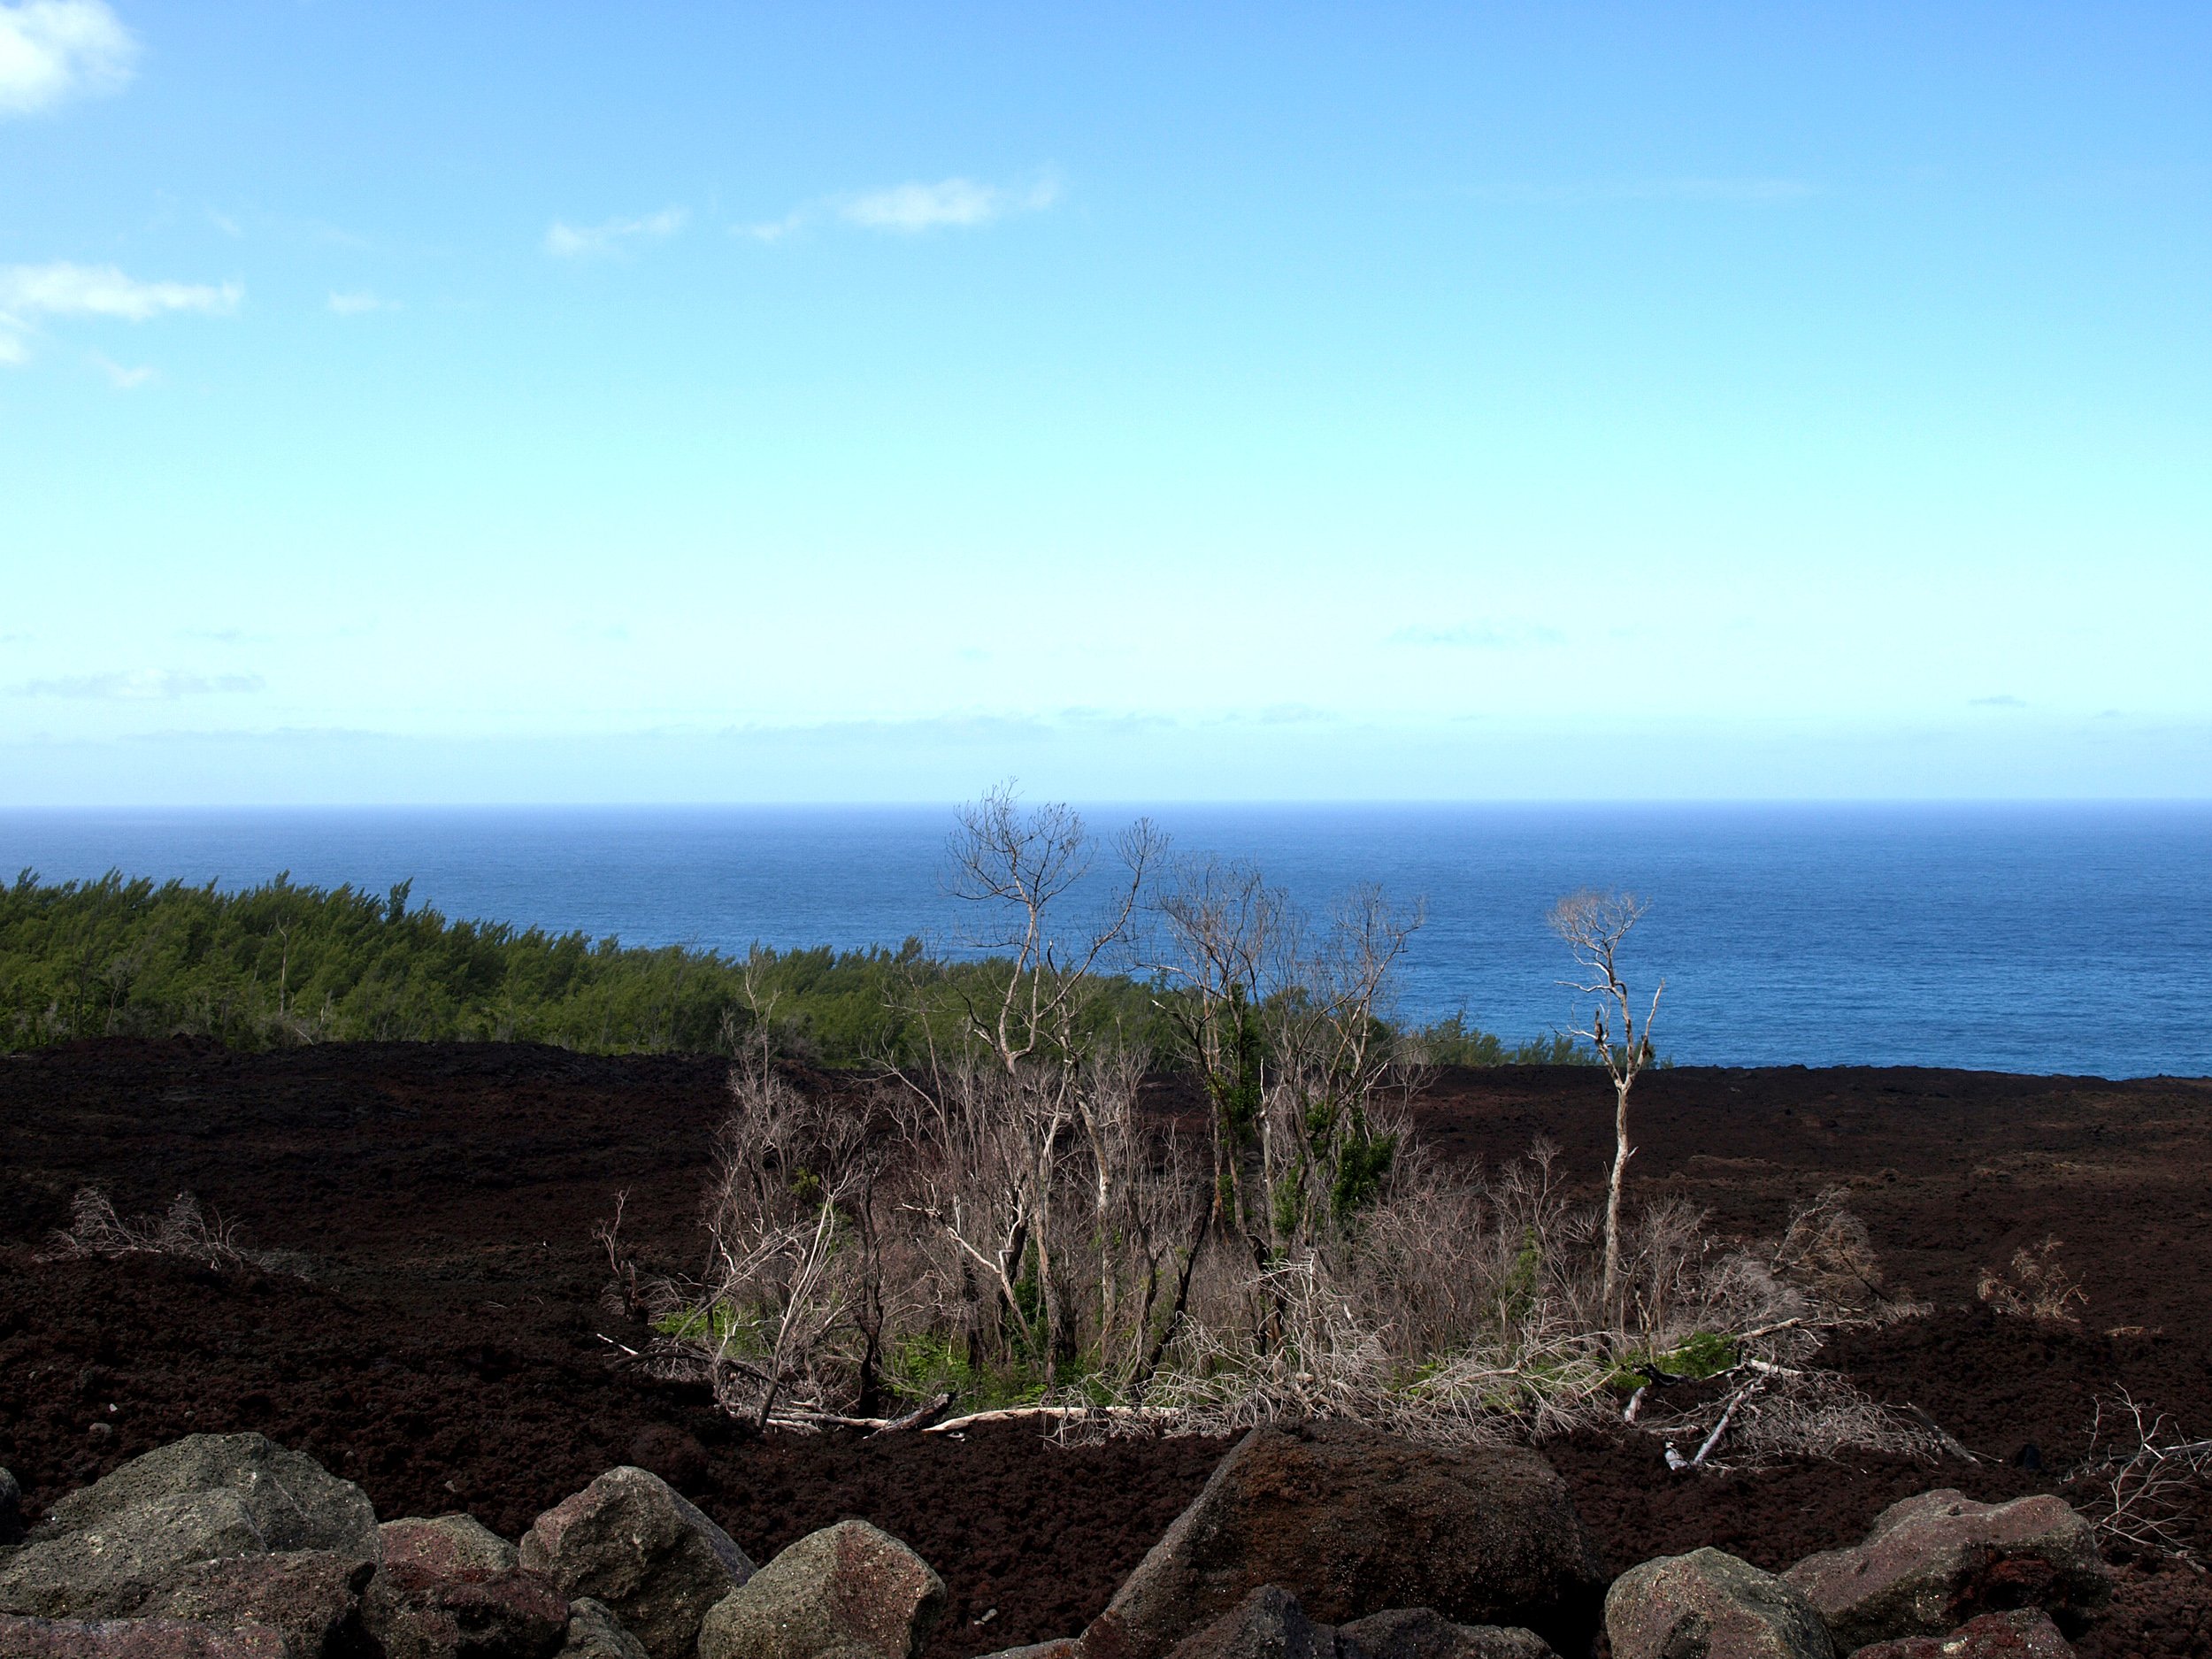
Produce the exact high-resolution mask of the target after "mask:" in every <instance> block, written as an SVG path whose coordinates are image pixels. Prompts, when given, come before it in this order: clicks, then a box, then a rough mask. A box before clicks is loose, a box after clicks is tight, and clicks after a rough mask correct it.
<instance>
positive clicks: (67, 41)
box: [0, 0, 138, 116]
mask: <svg viewBox="0 0 2212 1659" xmlns="http://www.w3.org/2000/svg"><path fill="white" fill-rule="evenodd" d="M137 55H138V42H137V41H135V40H134V39H133V38H132V36H131V32H130V31H129V30H128V29H127V28H125V27H123V25H122V23H121V22H120V21H119V19H117V17H116V15H115V13H114V12H111V11H109V10H108V8H107V6H106V5H105V4H104V0H25V3H24V4H19V5H0V116H4V115H35V114H36V113H38V112H39V111H42V110H47V109H51V108H52V107H53V106H54V105H56V104H60V103H62V102H64V101H65V100H66V99H68V98H70V97H72V96H75V95H76V94H78V93H89V92H113V91H115V90H116V89H117V88H119V87H121V86H122V85H123V83H124V82H125V81H128V80H129V79H130V78H131V62H132V59H134V58H136V57H137Z"/></svg>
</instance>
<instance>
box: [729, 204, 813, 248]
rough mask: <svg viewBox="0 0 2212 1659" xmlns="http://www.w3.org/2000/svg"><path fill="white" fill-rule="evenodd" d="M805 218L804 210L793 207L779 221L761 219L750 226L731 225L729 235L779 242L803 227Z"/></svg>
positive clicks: (759, 240) (806, 216)
mask: <svg viewBox="0 0 2212 1659" xmlns="http://www.w3.org/2000/svg"><path fill="white" fill-rule="evenodd" d="M807 218H808V214H807V211H806V209H804V208H803V207H795V208H793V209H792V210H791V211H789V212H788V213H786V214H785V215H784V216H783V217H782V218H781V219H762V220H760V221H758V222H757V223H756V224H751V225H733V226H731V227H730V234H731V235H733V236H749V237H751V238H752V239H753V240H754V241H755V242H781V241H782V240H783V239H784V238H785V237H786V236H788V235H789V234H791V233H792V232H793V231H795V230H797V229H798V228H799V227H802V226H803V225H804V224H805V223H806V222H807Z"/></svg>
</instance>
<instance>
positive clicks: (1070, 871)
mask: <svg viewBox="0 0 2212 1659" xmlns="http://www.w3.org/2000/svg"><path fill="white" fill-rule="evenodd" d="M1160 847H1161V841H1160V838H1159V836H1158V835H1157V833H1156V832H1155V831H1154V830H1153V829H1152V827H1151V826H1150V825H1148V824H1147V823H1144V822H1142V821H1140V822H1138V823H1137V824H1135V825H1133V826H1131V827H1130V828H1129V829H1128V830H1126V831H1125V832H1124V833H1122V834H1121V835H1120V836H1118V838H1116V840H1115V841H1114V842H1113V852H1114V854H1115V856H1116V857H1117V858H1118V862H1119V864H1120V865H1121V879H1118V880H1117V881H1116V883H1115V885H1114V887H1113V888H1112V889H1111V893H1110V897H1109V898H1108V900H1107V901H1106V902H1105V903H1104V904H1103V906H1102V907H1101V908H1100V909H1099V910H1097V911H1096V912H1094V915H1093V916H1092V917H1091V918H1090V922H1089V926H1087V927H1084V926H1078V927H1076V928H1075V929H1074V930H1072V931H1070V930H1068V928H1067V923H1066V920H1065V917H1066V912H1067V910H1068V909H1069V908H1070V907H1071V904H1072V903H1073V900H1072V898H1071V894H1072V893H1073V891H1074V889H1075V888H1076V887H1078V885H1079V883H1081V882H1082V881H1083V880H1084V879H1085V878H1086V877H1087V875H1088V874H1089V873H1090V871H1091V869H1092V866H1093V864H1094V863H1095V862H1096V859H1097V856H1098V853H1099V850H1100V849H1099V844H1098V843H1097V841H1094V839H1093V837H1092V836H1091V834H1090V833H1089V832H1088V830H1087V829H1086V827H1085V826H1084V823H1083V820H1082V818H1081V817H1080V815H1079V814H1078V813H1076V812H1074V811H1072V810H1070V809H1069V808H1067V807H1065V806H1064V805H1060V804H1058V803H1047V804H1044V805H1041V806H1037V807H1033V808H1028V809H1025V808H1023V807H1022V806H1021V804H1020V803H1019V802H1018V799H1017V797H1016V796H1015V795H1014V793H1013V791H1012V789H1011V788H1010V787H1007V786H1003V785H1002V786H1001V787H997V788H995V789H993V790H992V791H991V792H990V793H989V794H987V795H985V796H984V798H983V799H982V800H981V801H980V802H979V803H975V804H974V805H972V806H969V807H966V808H964V809H963V810H962V811H961V813H960V816H959V821H958V826H957V827H956V829H955V831H954V833H953V836H952V840H951V843H950V846H949V849H948V850H949V858H950V865H951V869H950V875H949V880H948V883H947V885H948V887H949V890H950V892H951V893H952V895H953V896H954V897H956V898H958V899H962V900H964V901H966V902H968V903H969V904H970V905H972V907H974V912H975V914H976V915H977V917H978V918H979V919H978V925H977V926H976V927H974V928H973V929H972V930H971V931H970V933H968V936H967V937H966V938H965V939H964V941H963V942H964V943H965V944H966V945H967V946H969V948H970V949H975V950H977V951H979V953H980V954H983V955H985V956H987V957H989V958H993V959H995V960H996V961H997V962H998V963H999V964H1001V965H1000V969H999V972H998V974H997V976H996V977H995V978H994V979H992V980H989V981H987V982H984V983H983V984H981V985H979V983H978V982H976V981H973V980H959V981H956V984H955V987H954V990H955V995H956V998H957V1000H958V1004H959V1006H958V1015H959V1019H960V1024H961V1033H960V1038H961V1040H960V1042H959V1044H958V1047H957V1049H956V1052H955V1053H954V1054H951V1055H942V1054H940V1053H939V1051H938V1050H937V1048H936V1047H935V1044H934V1039H933V1038H932V1046H931V1054H930V1061H929V1075H928V1077H927V1078H926V1079H910V1081H912V1082H913V1083H914V1086H915V1088H916V1092H917V1093H918V1094H922V1095H924V1096H926V1098H928V1099H930V1100H931V1101H933V1102H935V1108H936V1110H937V1112H938V1114H939V1121H940V1125H941V1134H942V1136H943V1141H944V1144H945V1145H946V1146H947V1148H948V1150H949V1149H950V1148H951V1147H952V1146H954V1145H955V1144H956V1143H957V1142H959V1141H962V1140H964V1139H965V1140H967V1141H971V1142H972V1143H973V1144H975V1145H977V1146H989V1147H991V1148H994V1149H995V1151H996V1153H997V1156H996V1158H995V1160H994V1162H995V1164H997V1165H999V1166H1000V1167H1002V1168H1003V1169H1004V1170H1005V1171H1007V1174H1008V1177H1009V1179H1008V1180H1005V1181H1002V1182H1001V1183H1000V1184H999V1187H998V1191H997V1194H996V1199H995V1202H994V1203H993V1204H991V1205H990V1206H988V1213H989V1215H990V1217H991V1222H990V1225H988V1226H987V1228H985V1229H983V1231H986V1232H987V1233H990V1234H991V1235H993V1236H992V1239H991V1242H990V1244H989V1246H988V1247H987V1248H978V1247H979V1243H980V1242H981V1240H979V1239H978V1238H977V1237H976V1236H974V1235H975V1233H976V1232H977V1229H976V1228H973V1227H970V1226H965V1225H955V1224H953V1223H951V1222H950V1221H949V1220H948V1221H947V1222H946V1223H945V1224H944V1225H946V1226H947V1231H948V1233H949V1236H950V1237H951V1239H952V1240H953V1241H954V1242H955V1243H956V1245H957V1246H958V1247H959V1248H960V1249H961V1250H962V1251H963V1252H964V1254H965V1255H967V1256H970V1257H972V1258H973V1259H974V1260H975V1261H976V1262H977V1263H978V1264H979V1265H980V1266H982V1267H983V1268H985V1269H987V1271H989V1272H990V1274H991V1277H992V1278H993V1279H994V1280H995V1285H996V1287H997V1288H998V1289H999V1290H1000V1292H1001V1300H1002V1303H1003V1304H1004V1307H1005V1309H1006V1310H1008V1311H1009V1312H1010V1313H1012V1314H1013V1316H1014V1318H1015V1322H1016V1323H1017V1324H1018V1325H1022V1326H1026V1325H1028V1321H1026V1320H1025V1319H1023V1318H1022V1317H1021V1316H1020V1314H1019V1311H1018V1306H1017V1302H1018V1299H1017V1298H1016V1297H1015V1296H1014V1294H1013V1286H1014V1284H1015V1282H1016V1281H1017V1280H1018V1279H1019V1278H1020V1277H1021V1276H1022V1275H1023V1274H1024V1272H1025V1271H1026V1265H1027V1259H1028V1258H1033V1263H1034V1269H1035V1274H1036V1279H1035V1283H1036V1285H1037V1288H1038V1293H1039V1296H1040V1299H1041V1302H1042V1307H1041V1326H1042V1328H1041V1330H1039V1331H1033V1332H1031V1333H1030V1334H1031V1335H1032V1337H1033V1339H1034V1346H1035V1348H1038V1349H1039V1350H1041V1354H1040V1357H1041V1358H1042V1360H1043V1362H1044V1365H1045V1372H1046V1378H1047V1380H1048V1382H1051V1381H1053V1380H1055V1379H1056V1377H1057V1372H1058V1365H1059V1362H1060V1360H1061V1359H1062V1358H1063V1357H1064V1356H1066V1355H1068V1353H1069V1352H1070V1351H1071V1348H1072V1346H1073V1343H1072V1332H1073V1326H1074V1324H1075V1321H1074V1319H1073V1318H1072V1317H1071V1313H1070V1310H1068V1309H1067V1308H1066V1307H1065V1306H1064V1299H1063V1296H1062V1286H1061V1279H1062V1275H1061V1273H1060V1271H1058V1263H1056V1260H1055V1248H1056V1217H1055V1216H1054V1213H1053V1210H1054V1201H1055V1199H1056V1197H1057V1196H1058V1194H1059V1189H1060V1187H1062V1186H1063V1184H1064V1183H1063V1182H1062V1180H1061V1179H1060V1175H1061V1171H1062V1167H1063V1164H1064V1162H1065V1159H1066V1156H1067V1150H1068V1143H1069V1142H1070V1141H1071V1138H1073V1137H1074V1136H1075V1135H1076V1134H1077V1133H1078V1132H1079V1130H1081V1131H1082V1132H1084V1133H1086V1134H1087V1136H1088V1138H1089V1140H1090V1141H1091V1143H1092V1144H1093V1145H1094V1146H1095V1145H1096V1144H1097V1142H1098V1137H1099V1133H1100V1123H1101V1118H1100V1109H1099V1107H1098V1103H1097V1102H1094V1101H1093V1100H1092V1099H1091V1098H1090V1094H1091V1092H1092V1091H1093V1090H1094V1088H1095V1087H1097V1086H1098V1085H1099V1084H1100V1082H1101V1081H1102V1079H1104V1078H1106V1077H1107V1076H1109V1075H1110V1073H1111V1068H1108V1069H1107V1071H1101V1070H1100V1069H1099V1068H1098V1067H1096V1066H1094V1065H1088V1064H1087V1062H1089V1061H1092V1060H1094V1058H1096V1057H1097V1056H1094V1054H1093V1053H1092V1052H1091V1050H1092V1048H1094V1046H1095V1043H1094V1035H1095V1033H1089V1032H1087V1030H1086V1029H1085V1016H1086V1014H1087V1012H1088V1010H1089V1006H1090V1003H1091V1002H1092V999H1093V995H1094V992H1095V989H1096V986H1097V975H1098V972H1099V971H1100V969H1101V966H1102V964H1104V963H1105V962H1107V961H1108V960H1109V959H1110V956H1111V954H1112V953H1113V952H1114V951H1115V950H1116V949H1117V948H1118V946H1119V945H1120V943H1121V942H1122V941H1123V940H1124V939H1125V937H1126V936H1127V933H1128V931H1129V926H1130V923H1131V921H1132V919H1133V917H1134V916H1135V914H1136V910H1137V902H1138V899H1139V897H1140V895H1141V894H1142V893H1143V891H1144V886H1145V877H1146V872H1147V871H1148V868H1149V867H1150V865H1151V864H1152V863H1153V862H1154V861H1155V860H1156V858H1157V856H1158V855H1159V851H1160ZM926 1024H927V1022H926V1020H925V1026H926ZM978 1068H981V1069H983V1070H985V1071H989V1072H992V1073H995V1076H996V1079H997V1080H996V1082H995V1084H994V1085H991V1086H989V1087H985V1086H983V1085H982V1084H981V1080H980V1079H979V1077H978V1076H977V1070H978ZM956 1110H965V1111H967V1112H969V1113H970V1114H974V1113H976V1112H977V1111H979V1110H980V1111H981V1112H982V1113H983V1114H984V1115H985V1116H987V1117H988V1118H993V1119H995V1121H993V1122H990V1123H987V1124H986V1123H970V1124H968V1125H959V1124H957V1123H956V1121H955V1120H954V1113H955V1111H956ZM1009 1142H1010V1143H1009ZM1094 1202H1096V1203H1097V1207H1098V1208H1099V1209H1100V1210H1103V1209H1104V1207H1105V1206H1104V1204H1103V1202H1102V1201H1094ZM937 1213H941V1214H943V1215H945V1216H948V1217H949V1215H950V1213H951V1212H950V1209H949V1205H940V1206H939V1207H938V1211H937ZM1097 1218H1098V1219H1099V1220H1100V1221H1103V1215H1101V1216H1100V1217H1097Z"/></svg>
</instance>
